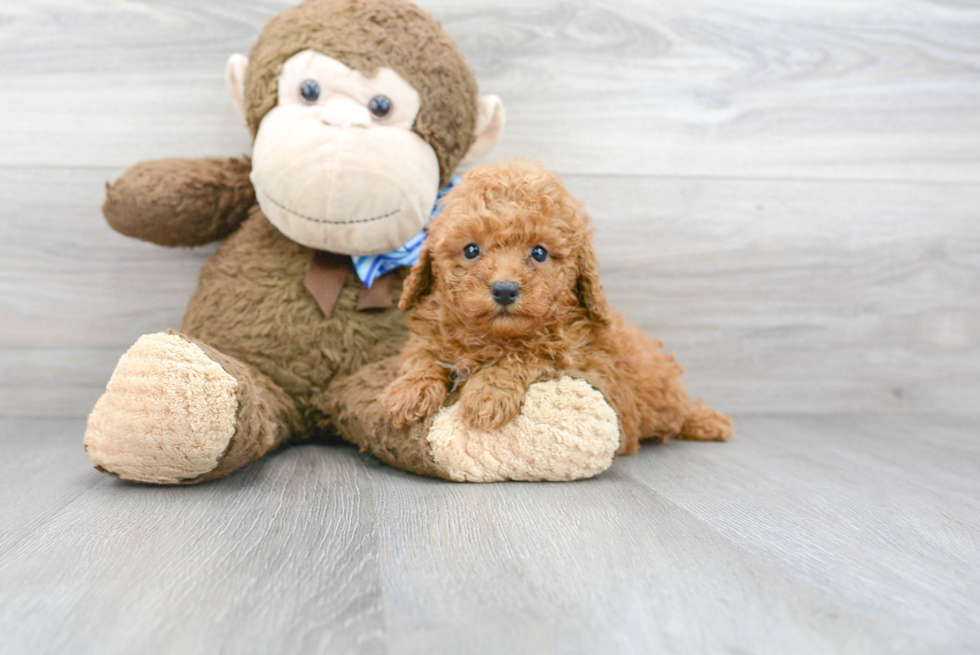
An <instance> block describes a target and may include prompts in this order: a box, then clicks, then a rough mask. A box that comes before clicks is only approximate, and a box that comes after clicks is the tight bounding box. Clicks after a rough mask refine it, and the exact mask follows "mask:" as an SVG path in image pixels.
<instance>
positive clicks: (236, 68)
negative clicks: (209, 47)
mask: <svg viewBox="0 0 980 655" xmlns="http://www.w3.org/2000/svg"><path fill="white" fill-rule="evenodd" d="M247 72H248V57H246V56H245V55H238V54H235V55H232V56H231V57H228V63H227V64H225V81H226V82H227V83H228V90H229V91H230V92H231V101H232V102H233V103H235V107H236V108H237V109H238V113H239V114H241V116H242V118H244V119H245V120H248V117H247V116H246V115H245V74H246V73H247Z"/></svg>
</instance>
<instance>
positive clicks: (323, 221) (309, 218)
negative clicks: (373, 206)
mask: <svg viewBox="0 0 980 655" xmlns="http://www.w3.org/2000/svg"><path fill="white" fill-rule="evenodd" d="M261 193H262V195H263V196H264V197H265V199H266V200H268V201H269V202H271V203H272V204H273V205H275V206H276V207H278V208H279V209H281V210H283V211H285V212H289V213H290V214H292V215H293V216H295V217H296V218H302V219H303V220H304V221H310V222H311V223H320V224H321V225H322V224H326V225H354V224H357V223H372V222H374V221H382V220H384V219H386V218H391V217H392V216H394V215H395V214H398V213H400V212H401V211H402V210H401V209H394V210H392V211H390V212H388V213H387V214H381V215H379V216H372V217H370V218H356V219H352V220H349V221H328V220H327V219H325V218H315V217H313V216H307V215H306V214H301V213H300V212H298V211H296V210H294V209H290V208H289V207H287V206H286V205H284V204H282V203H281V202H279V201H277V200H276V199H275V198H273V197H272V196H270V195H269V194H268V193H266V192H265V191H261Z"/></svg>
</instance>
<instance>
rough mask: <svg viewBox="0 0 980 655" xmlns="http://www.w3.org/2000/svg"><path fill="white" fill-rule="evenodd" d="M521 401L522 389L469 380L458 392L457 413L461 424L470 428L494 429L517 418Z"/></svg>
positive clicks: (522, 400)
mask: <svg viewBox="0 0 980 655" xmlns="http://www.w3.org/2000/svg"><path fill="white" fill-rule="evenodd" d="M523 403H524V390H523V389H520V388H514V389H503V388H501V387H497V386H494V385H490V384H473V381H471V382H470V383H469V384H467V385H466V386H465V387H463V391H462V393H461V394H460V398H459V415H460V418H462V419H463V425H465V426H466V427H468V428H470V429H471V430H496V429H498V428H502V427H503V426H505V425H507V424H508V423H510V422H511V421H513V420H514V419H515V418H517V415H518V414H520V412H521V405H522V404H523Z"/></svg>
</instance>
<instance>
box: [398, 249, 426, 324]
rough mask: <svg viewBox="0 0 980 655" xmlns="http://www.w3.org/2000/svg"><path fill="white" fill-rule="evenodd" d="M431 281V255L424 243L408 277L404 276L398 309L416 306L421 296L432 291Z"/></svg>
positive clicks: (404, 309)
mask: <svg viewBox="0 0 980 655" xmlns="http://www.w3.org/2000/svg"><path fill="white" fill-rule="evenodd" d="M432 282H433V279H432V255H430V254H429V246H428V245H424V246H422V250H421V252H419V260H418V261H417V262H415V265H414V266H412V270H411V272H410V273H409V274H408V277H407V278H405V284H404V285H403V286H402V297H401V299H400V300H399V301H398V309H400V310H402V311H403V312H409V311H411V310H413V309H415V308H416V307H418V304H419V303H420V302H422V298H424V297H425V296H427V295H429V294H430V293H431V292H432Z"/></svg>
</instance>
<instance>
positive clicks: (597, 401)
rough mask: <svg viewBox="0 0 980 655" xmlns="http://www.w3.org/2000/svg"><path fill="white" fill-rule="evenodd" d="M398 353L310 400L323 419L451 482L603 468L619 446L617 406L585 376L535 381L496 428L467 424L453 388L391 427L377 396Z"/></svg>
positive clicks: (564, 476)
mask: <svg viewBox="0 0 980 655" xmlns="http://www.w3.org/2000/svg"><path fill="white" fill-rule="evenodd" d="M397 370H398V360H397V358H390V359H386V360H382V361H380V362H377V363H375V364H371V365H369V366H365V367H364V368H362V369H361V370H359V371H358V372H357V373H355V374H354V375H351V376H349V377H346V378H340V379H338V380H335V381H334V382H333V383H332V384H331V385H330V387H328V389H327V390H326V392H325V393H324V394H323V395H322V397H321V398H318V399H314V401H313V404H314V405H315V406H316V407H317V408H318V409H319V410H320V411H321V412H322V413H323V414H322V418H321V420H322V425H321V427H323V428H327V427H332V428H334V429H336V430H337V432H338V433H339V434H340V436H341V437H343V438H344V439H346V440H347V441H349V442H351V443H353V444H355V445H357V446H359V447H360V449H361V452H367V453H371V454H373V455H374V456H376V457H377V458H378V459H380V460H382V461H384V462H386V463H388V464H390V465H391V466H394V467H396V468H400V469H403V470H406V471H411V472H413V473H420V474H423V475H431V476H435V477H440V478H445V479H447V480H454V481H457V482H500V481H504V480H556V481H557V480H577V479H581V478H590V477H593V476H595V475H598V474H599V473H601V472H602V471H604V470H606V469H607V468H608V467H609V465H610V464H611V463H612V459H613V457H614V455H615V453H616V449H617V448H618V447H619V426H618V422H617V418H616V412H615V411H614V410H613V408H612V407H610V405H609V404H608V403H607V402H606V400H605V399H604V398H603V396H602V394H600V393H599V392H598V391H596V390H595V389H594V388H593V387H592V386H591V385H589V384H588V383H587V382H585V381H583V380H578V379H573V378H570V377H562V378H559V379H557V380H549V381H545V382H536V383H534V384H532V385H531V386H530V388H529V389H528V391H527V395H526V396H525V398H524V404H523V406H522V407H521V411H520V414H519V415H518V416H517V418H516V419H514V420H513V421H511V422H510V423H507V424H506V425H504V426H503V427H502V428H499V429H497V430H490V431H481V430H471V429H469V428H467V427H466V426H465V425H464V423H463V420H462V417H461V416H460V412H459V405H458V404H457V403H456V401H457V400H458V394H454V395H452V396H450V397H449V399H448V400H447V405H448V406H446V407H444V408H443V409H442V410H441V411H440V412H439V413H438V414H436V415H435V416H434V417H429V418H427V419H425V420H423V421H420V422H418V423H414V424H412V425H409V426H408V427H406V428H396V427H395V426H394V425H393V423H392V422H391V421H390V420H389V418H388V417H387V415H386V413H385V410H384V408H383V407H382V405H381V402H380V401H379V400H378V399H379V397H380V396H381V394H382V392H383V391H384V389H385V387H386V386H387V385H388V384H389V383H390V382H391V381H392V380H393V379H394V378H395V375H396V373H397Z"/></svg>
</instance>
